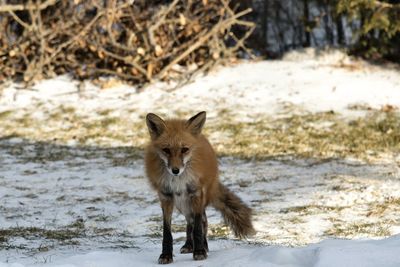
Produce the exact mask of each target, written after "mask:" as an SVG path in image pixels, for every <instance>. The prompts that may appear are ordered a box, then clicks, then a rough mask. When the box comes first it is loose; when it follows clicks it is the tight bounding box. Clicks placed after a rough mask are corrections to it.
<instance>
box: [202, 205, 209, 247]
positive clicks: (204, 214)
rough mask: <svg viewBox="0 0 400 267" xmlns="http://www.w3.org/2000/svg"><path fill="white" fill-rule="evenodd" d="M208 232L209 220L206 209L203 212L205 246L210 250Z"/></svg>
mask: <svg viewBox="0 0 400 267" xmlns="http://www.w3.org/2000/svg"><path fill="white" fill-rule="evenodd" d="M207 232H208V222H207V215H206V211H204V212H203V236H204V248H205V249H206V251H207V252H208V251H209V250H208V242H207Z"/></svg>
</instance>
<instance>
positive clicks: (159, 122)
mask: <svg viewBox="0 0 400 267" xmlns="http://www.w3.org/2000/svg"><path fill="white" fill-rule="evenodd" d="M146 124H147V128H149V133H150V136H151V138H152V139H156V138H157V137H159V136H160V135H161V134H162V133H163V132H164V130H165V122H164V121H163V119H161V118H160V117H158V116H157V115H156V114H154V113H149V114H147V116H146Z"/></svg>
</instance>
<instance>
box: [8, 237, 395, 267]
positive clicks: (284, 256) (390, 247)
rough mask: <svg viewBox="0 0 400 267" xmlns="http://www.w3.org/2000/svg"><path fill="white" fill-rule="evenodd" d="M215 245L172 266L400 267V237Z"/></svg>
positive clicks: (144, 257)
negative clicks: (300, 244)
mask: <svg viewBox="0 0 400 267" xmlns="http://www.w3.org/2000/svg"><path fill="white" fill-rule="evenodd" d="M215 245H216V244H215V243H212V246H211V252H210V254H209V256H208V258H207V259H206V260H205V261H204V262H197V261H193V260H192V256H191V255H187V254H186V255H176V256H175V258H174V263H173V264H172V265H173V266H254V267H258V266H260V267H279V266H285V267H330V266H332V267H337V266H341V267H347V266H348V267H377V266H385V267H397V266H399V265H400V255H399V254H398V251H399V247H400V236H394V237H390V238H387V239H384V240H378V241H377V240H352V241H350V240H325V241H323V242H320V243H317V244H312V245H310V246H307V247H297V248H291V247H282V246H269V247H259V246H258V247H257V246H248V245H244V246H240V247H239V246H228V247H224V246H221V244H218V245H219V246H218V247H217V246H215ZM157 252H158V251H156V250H154V249H146V250H142V251H137V250H136V251H135V250H131V251H124V252H121V251H113V252H111V251H93V252H90V253H87V254H83V255H75V256H72V257H68V258H65V259H62V260H57V261H54V262H51V263H46V264H43V263H35V264H32V265H22V264H17V263H13V264H5V263H3V264H2V263H0V267H24V266H46V267H92V266H96V267H103V266H104V267H108V266H118V267H125V266H159V265H158V264H157V263H156V257H155V256H156V255H158V254H157Z"/></svg>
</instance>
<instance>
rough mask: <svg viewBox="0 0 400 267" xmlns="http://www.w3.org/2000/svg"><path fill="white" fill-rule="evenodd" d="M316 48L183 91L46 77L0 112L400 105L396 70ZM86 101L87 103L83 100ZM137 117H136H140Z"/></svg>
mask: <svg viewBox="0 0 400 267" xmlns="http://www.w3.org/2000/svg"><path fill="white" fill-rule="evenodd" d="M310 51H313V50H310ZM310 51H308V53H306V55H303V54H301V55H302V56H300V59H301V60H299V59H298V58H299V55H298V52H293V54H292V55H288V56H287V57H285V58H284V59H283V60H280V61H259V62H242V63H240V64H236V65H233V66H228V67H224V68H220V69H219V70H217V71H214V72H212V73H210V74H209V75H207V76H204V77H198V78H197V79H196V80H195V81H194V82H192V83H190V84H188V85H185V86H183V87H182V88H179V89H175V88H174V86H175V85H174V84H173V83H171V84H166V83H156V84H154V85H152V86H149V87H147V88H145V90H143V91H140V93H137V89H135V88H133V87H129V86H126V85H123V84H120V83H117V84H116V86H115V87H114V88H112V90H111V89H109V88H106V89H101V87H97V86H94V85H93V84H91V83H90V82H85V83H83V85H82V86H79V84H78V82H75V81H71V80H70V79H69V78H68V77H67V76H61V77H58V78H55V79H51V80H46V81H42V82H40V83H38V84H37V85H36V86H34V87H33V88H32V89H31V90H23V89H18V87H17V86H16V85H12V86H10V87H9V88H7V89H5V90H4V91H3V92H2V97H1V98H0V112H1V111H3V110H10V109H23V108H26V107H28V106H29V105H32V104H37V103H42V104H44V105H46V106H47V108H48V109H51V108H56V107H59V106H60V105H64V106H74V107H76V108H77V109H78V110H79V111H81V113H82V114H87V113H88V112H89V111H93V110H102V109H112V110H114V112H115V114H118V113H124V111H125V112H126V111H127V110H135V111H139V112H148V111H153V110H154V109H155V108H157V110H158V112H160V113H164V114H168V115H172V114H175V113H177V112H179V111H182V110H185V111H186V110H189V111H192V110H194V109H195V110H196V111H197V110H208V111H210V112H209V114H208V115H209V117H214V116H216V114H217V111H219V110H224V109H229V110H231V109H232V107H235V110H233V111H232V115H235V116H233V117H235V118H236V119H237V120H252V119H254V118H256V117H257V116H260V114H261V115H262V114H275V115H279V114H280V113H282V112H286V111H287V110H286V108H287V106H288V105H294V106H296V108H297V109H298V110H300V111H309V112H321V111H331V110H332V111H335V112H338V113H342V114H344V115H354V114H357V111H354V110H353V109H351V108H350V107H352V106H356V105H367V106H368V107H370V108H373V109H380V108H382V106H384V105H392V106H394V107H399V106H400V74H399V72H398V71H397V70H396V69H395V68H389V67H386V68H384V67H381V68H378V67H375V66H372V65H368V64H366V63H365V62H361V61H357V60H352V59H351V58H349V57H348V56H346V55H344V54H343V53H339V52H336V51H335V50H334V51H333V52H327V53H325V54H323V55H322V56H319V57H318V56H313V55H309V54H310V53H311V52H310ZM81 87H82V88H83V89H82V88H81ZM55 96H57V97H55ZM83 100H84V103H85V104H84V105H80V104H78V103H82V101H83ZM177 100H178V101H177ZM131 116H133V117H135V118H137V119H138V117H136V116H137V115H135V114H131Z"/></svg>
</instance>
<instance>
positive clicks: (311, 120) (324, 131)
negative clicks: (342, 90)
mask: <svg viewBox="0 0 400 267" xmlns="http://www.w3.org/2000/svg"><path fill="white" fill-rule="evenodd" d="M110 112H111V111H110V110H104V111H100V112H99V113H101V118H99V119H96V120H93V119H90V118H89V117H85V116H82V115H78V114H76V110H75V109H74V108H69V107H61V108H60V109H59V110H57V111H55V112H54V113H51V114H49V115H48V116H49V117H48V120H47V121H46V127H43V121H40V120H37V119H35V118H33V117H32V116H31V115H30V114H29V113H27V114H25V115H24V116H22V117H21V116H19V117H17V118H15V117H14V116H13V112H12V111H7V112H6V114H2V115H0V132H1V134H0V138H7V136H12V137H21V138H26V139H29V140H35V141H44V142H52V143H56V144H62V145H63V144H67V143H68V142H71V141H74V142H75V143H76V144H77V145H79V146H86V145H88V144H90V145H92V144H95V145H97V146H102V147H108V146H115V144H120V145H121V146H129V147H135V148H137V149H139V150H140V149H143V147H144V146H145V144H146V142H147V141H148V133H147V129H146V127H145V124H144V120H143V121H132V120H131V119H130V118H129V117H121V118H120V117H118V118H117V117H112V116H110ZM182 116H183V117H187V114H186V113H182ZM61 126H63V127H64V128H63V127H61ZM399 128H400V113H399V112H395V111H391V112H382V111H370V113H368V115H367V116H365V117H363V118H358V119H355V120H352V121H346V120H344V119H343V118H341V117H340V116H339V115H338V114H335V113H334V112H322V113H313V114H305V115H292V116H288V117H286V118H279V119H273V118H270V117H263V118H260V119H258V120H257V121H254V122H237V121H234V120H233V119H232V116H230V115H229V112H222V113H221V118H219V119H218V120H214V121H210V122H208V124H207V125H206V128H205V133H206V135H207V136H209V138H210V140H211V142H212V144H213V145H214V147H215V148H216V150H217V152H218V153H219V154H220V155H222V156H235V157H240V158H244V159H251V158H256V159H267V158H271V157H279V156H291V155H295V156H297V157H315V158H345V157H352V158H357V159H361V160H367V161H368V160H373V159H377V158H378V159H379V158H381V157H383V156H387V155H393V154H396V153H398V151H400V132H399V131H398V129H399Z"/></svg>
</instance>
